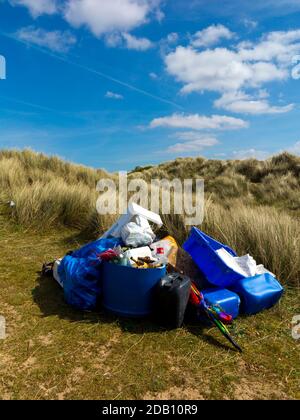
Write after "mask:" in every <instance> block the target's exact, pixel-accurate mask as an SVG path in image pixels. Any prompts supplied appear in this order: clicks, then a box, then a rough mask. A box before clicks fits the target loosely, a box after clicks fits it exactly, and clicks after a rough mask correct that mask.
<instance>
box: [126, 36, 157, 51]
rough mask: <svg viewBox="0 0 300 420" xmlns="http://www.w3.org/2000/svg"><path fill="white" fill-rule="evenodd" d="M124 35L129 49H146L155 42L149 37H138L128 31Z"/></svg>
mask: <svg viewBox="0 0 300 420" xmlns="http://www.w3.org/2000/svg"><path fill="white" fill-rule="evenodd" d="M122 35H123V38H124V40H125V44H126V47H127V48H128V49H129V50H137V51H146V50H149V48H152V47H153V43H152V42H151V41H150V40H149V39H147V38H137V37H135V36H133V35H130V34H128V33H123V34H122Z"/></svg>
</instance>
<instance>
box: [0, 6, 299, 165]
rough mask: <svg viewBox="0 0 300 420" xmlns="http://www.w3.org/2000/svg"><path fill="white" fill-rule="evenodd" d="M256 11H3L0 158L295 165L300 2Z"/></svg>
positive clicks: (157, 8) (230, 8) (153, 8)
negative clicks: (277, 158)
mask: <svg viewBox="0 0 300 420" xmlns="http://www.w3.org/2000/svg"><path fill="white" fill-rule="evenodd" d="M256 3H257V2H253V1H250V0H239V1H237V0H231V1H229V0H227V1H221V0H220V1H219V0H211V1H210V2H208V1H204V0H190V1H188V2H187V1H184V0H165V1H164V0H113V1H112V0H66V1H63V0H60V1H58V0H57V1H56V0H2V1H1V0H0V28H1V29H0V55H2V57H4V58H5V61H6V78H5V79H4V78H3V77H4V73H3V68H2V69H0V70H2V71H0V78H1V77H2V79H0V109H1V114H0V148H13V147H16V148H24V147H31V148H32V149H34V150H37V151H42V152H45V153H49V154H58V155H59V156H61V157H63V158H66V159H68V160H72V161H75V162H78V163H83V164H87V165H91V166H94V167H101V168H106V169H108V170H121V169H130V168H133V167H135V166H137V165H147V164H155V163H158V162H161V161H165V160H171V159H173V158H176V157H185V156H199V155H202V156H205V157H207V158H218V159H229V158H247V157H252V156H253V157H257V158H259V159H264V158H267V157H269V156H270V155H272V154H275V153H278V152H280V151H282V150H288V151H290V152H292V153H296V154H300V132H299V131H300V130H299V120H300V118H299V117H300V107H299V103H298V102H299V101H298V98H299V87H300V23H299V18H300V0H266V1H264V2H260V3H261V4H256ZM2 61H3V60H2ZM0 63H1V61H0ZM2 64H3V63H2Z"/></svg>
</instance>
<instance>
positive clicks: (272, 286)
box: [231, 273, 283, 315]
mask: <svg viewBox="0 0 300 420" xmlns="http://www.w3.org/2000/svg"><path fill="white" fill-rule="evenodd" d="M231 290H233V291H234V292H235V293H237V294H238V295H239V296H240V298H241V312H243V313H244V314H247V315H252V314H256V313H258V312H261V311H263V310H264V309H269V308H271V307H272V306H273V305H275V304H276V303H277V302H278V301H279V299H280V298H281V296H282V293H283V287H282V286H281V284H280V283H279V282H278V281H277V280H276V278H275V277H273V276H272V275H271V274H269V273H266V274H260V275H258V276H255V277H248V278H245V279H243V280H240V281H239V282H238V283H236V284H235V285H234V287H232V289H231Z"/></svg>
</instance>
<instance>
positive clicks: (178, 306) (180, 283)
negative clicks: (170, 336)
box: [153, 273, 191, 328]
mask: <svg viewBox="0 0 300 420" xmlns="http://www.w3.org/2000/svg"><path fill="white" fill-rule="evenodd" d="M190 291H191V279H190V278H189V277H187V276H183V275H181V274H178V273H170V274H168V275H166V276H165V277H163V278H162V279H161V281H160V282H159V283H158V284H157V286H156V288H155V289H154V296H153V312H154V318H155V320H156V321H157V322H158V323H159V324H160V325H163V326H166V327H168V328H180V327H181V326H182V324H183V320H184V314H185V311H186V307H187V304H188V300H189V296H190Z"/></svg>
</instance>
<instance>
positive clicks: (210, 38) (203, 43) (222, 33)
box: [192, 25, 235, 48]
mask: <svg viewBox="0 0 300 420" xmlns="http://www.w3.org/2000/svg"><path fill="white" fill-rule="evenodd" d="M234 36H235V34H234V33H233V32H231V31H230V30H229V29H228V28H226V26H224V25H211V26H209V27H208V28H206V29H203V30H202V31H198V32H196V33H195V34H194V35H193V37H192V45H193V46H194V47H196V48H199V47H209V46H212V45H215V44H217V43H218V42H219V41H221V40H222V39H232V38H233V37H234Z"/></svg>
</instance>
